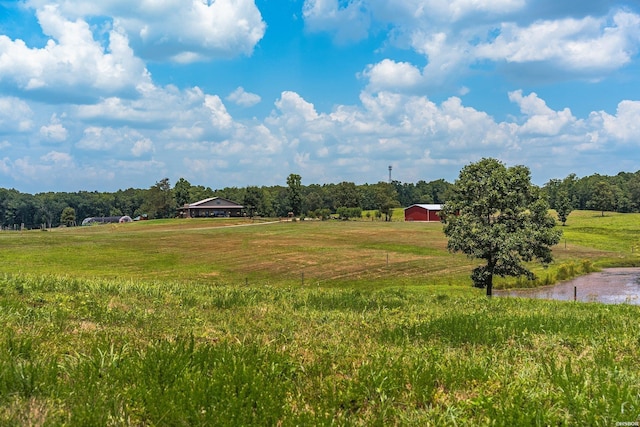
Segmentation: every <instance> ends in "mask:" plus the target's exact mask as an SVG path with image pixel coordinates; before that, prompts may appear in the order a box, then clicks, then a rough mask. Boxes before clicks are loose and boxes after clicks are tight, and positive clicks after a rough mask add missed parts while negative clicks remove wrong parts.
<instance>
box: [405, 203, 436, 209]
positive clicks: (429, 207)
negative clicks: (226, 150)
mask: <svg viewBox="0 0 640 427" xmlns="http://www.w3.org/2000/svg"><path fill="white" fill-rule="evenodd" d="M414 206H418V207H421V208H422V209H426V210H428V211H441V210H442V205H437V204H424V203H416V204H414V205H411V206H409V207H407V208H405V210H407V209H409V208H412V207H414Z"/></svg>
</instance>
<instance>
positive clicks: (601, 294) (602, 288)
mask: <svg viewBox="0 0 640 427" xmlns="http://www.w3.org/2000/svg"><path fill="white" fill-rule="evenodd" d="M574 288H575V290H576V299H577V300H578V301H586V302H602V303H606V304H620V303H626V304H633V305H640V268H606V269H604V270H602V271H600V272H597V273H590V274H587V275H585V276H580V277H577V278H575V279H572V280H567V281H566V282H561V283H558V284H556V285H553V286H544V287H541V288H531V289H504V290H495V291H494V292H493V294H494V295H496V296H512V297H524V298H542V299H555V300H564V301H573V299H574Z"/></svg>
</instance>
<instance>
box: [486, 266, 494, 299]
mask: <svg viewBox="0 0 640 427" xmlns="http://www.w3.org/2000/svg"><path fill="white" fill-rule="evenodd" d="M487 267H488V270H489V277H487V296H488V297H489V298H491V295H493V269H494V268H495V264H494V262H493V257H490V258H489V262H488V265H487Z"/></svg>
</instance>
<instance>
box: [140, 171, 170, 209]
mask: <svg viewBox="0 0 640 427" xmlns="http://www.w3.org/2000/svg"><path fill="white" fill-rule="evenodd" d="M141 209H142V210H143V211H144V213H146V214H147V215H148V216H149V218H172V217H174V216H175V214H176V211H175V209H176V206H175V202H174V200H173V195H172V191H171V184H170V183H169V178H163V179H161V180H160V181H158V182H156V183H155V184H154V185H153V186H152V187H151V188H149V189H148V190H147V192H146V195H145V200H144V203H143V205H142V207H141Z"/></svg>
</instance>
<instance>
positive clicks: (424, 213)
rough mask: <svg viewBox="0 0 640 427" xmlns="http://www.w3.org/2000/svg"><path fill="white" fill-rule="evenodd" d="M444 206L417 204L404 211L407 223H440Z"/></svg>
mask: <svg viewBox="0 0 640 427" xmlns="http://www.w3.org/2000/svg"><path fill="white" fill-rule="evenodd" d="M441 210H442V205H430V204H415V205H411V206H409V207H408V208H405V209H404V220H405V221H440V211H441Z"/></svg>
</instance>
